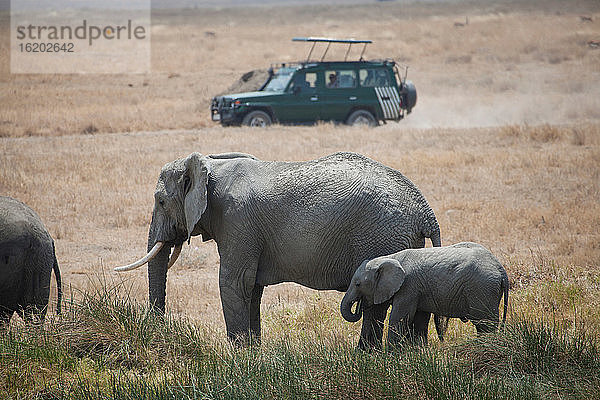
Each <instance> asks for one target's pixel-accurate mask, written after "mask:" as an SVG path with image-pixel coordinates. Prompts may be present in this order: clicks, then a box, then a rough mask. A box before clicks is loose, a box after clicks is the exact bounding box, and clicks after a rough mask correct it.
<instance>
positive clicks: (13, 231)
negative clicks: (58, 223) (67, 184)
mask: <svg viewBox="0 0 600 400" xmlns="http://www.w3.org/2000/svg"><path fill="white" fill-rule="evenodd" d="M53 270H54V275H55V278H56V286H57V288H58V303H57V305H56V313H57V314H60V303H61V298H62V286H61V279H60V270H59V267H58V262H57V261H56V255H55V253H54V241H53V240H52V238H51V237H50V234H49V233H48V231H47V230H46V228H45V227H44V224H43V223H42V221H41V220H40V217H38V215H37V214H36V213H35V212H34V211H33V210H32V209H31V208H29V207H28V206H26V205H25V204H23V203H21V202H20V201H18V200H15V199H13V198H11V197H4V196H0V325H2V326H6V324H7V323H8V322H9V321H10V318H11V317H12V315H13V314H14V313H15V312H17V313H18V314H19V315H20V316H21V318H23V319H24V320H25V321H26V322H29V323H31V322H36V323H42V322H43V321H44V318H45V316H46V309H47V306H48V299H49V297H50V279H51V276H52V271H53Z"/></svg>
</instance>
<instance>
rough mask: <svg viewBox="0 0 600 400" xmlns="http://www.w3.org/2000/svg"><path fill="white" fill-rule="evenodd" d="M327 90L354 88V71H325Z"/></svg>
mask: <svg viewBox="0 0 600 400" xmlns="http://www.w3.org/2000/svg"><path fill="white" fill-rule="evenodd" d="M325 78H326V80H327V84H326V86H327V87H328V88H332V89H333V88H340V89H342V88H354V87H356V71H353V70H349V71H325Z"/></svg>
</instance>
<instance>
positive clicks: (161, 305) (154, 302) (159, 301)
mask: <svg viewBox="0 0 600 400" xmlns="http://www.w3.org/2000/svg"><path fill="white" fill-rule="evenodd" d="M158 243H160V242H158ZM151 246H152V247H154V243H153V242H152V241H150V240H148V247H149V248H151ZM170 253H171V248H170V246H162V248H161V249H160V250H159V251H158V253H157V254H156V255H155V256H154V257H153V258H152V259H150V260H149V261H148V292H149V293H148V295H149V300H150V306H151V307H152V309H153V310H155V311H160V312H164V311H165V296H166V288H167V269H168V267H167V265H168V263H169V254H170Z"/></svg>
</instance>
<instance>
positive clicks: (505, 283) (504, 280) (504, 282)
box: [500, 271, 510, 330]
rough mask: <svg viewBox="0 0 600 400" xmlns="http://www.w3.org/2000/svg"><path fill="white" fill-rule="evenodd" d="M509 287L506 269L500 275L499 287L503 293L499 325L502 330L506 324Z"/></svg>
mask: <svg viewBox="0 0 600 400" xmlns="http://www.w3.org/2000/svg"><path fill="white" fill-rule="evenodd" d="M509 287H510V283H509V282H508V275H506V271H505V272H504V275H503V276H502V284H501V288H502V290H503V294H504V313H503V315H502V324H501V325H500V329H502V330H504V327H505V326H506V311H507V310H508V289H509Z"/></svg>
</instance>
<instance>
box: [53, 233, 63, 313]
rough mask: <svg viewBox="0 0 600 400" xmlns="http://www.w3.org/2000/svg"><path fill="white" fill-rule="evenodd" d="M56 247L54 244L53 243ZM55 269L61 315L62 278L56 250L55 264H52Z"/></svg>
mask: <svg viewBox="0 0 600 400" xmlns="http://www.w3.org/2000/svg"><path fill="white" fill-rule="evenodd" d="M52 247H53V248H54V244H52ZM52 269H53V270H54V278H55V279H56V290H57V292H56V293H57V295H56V314H57V315H60V313H61V303H62V280H61V278H60V268H58V260H57V259H56V252H54V265H53V266H52Z"/></svg>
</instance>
